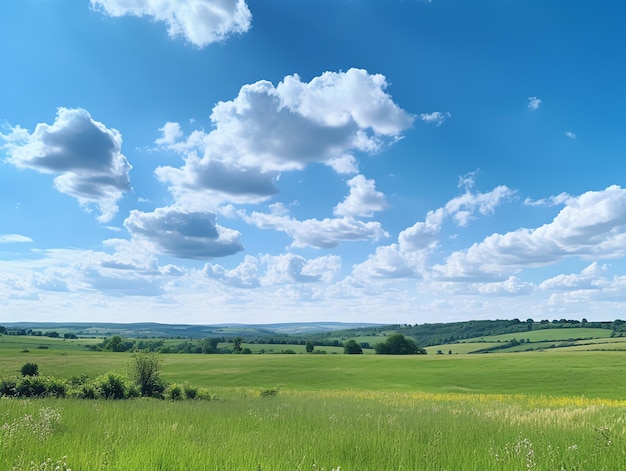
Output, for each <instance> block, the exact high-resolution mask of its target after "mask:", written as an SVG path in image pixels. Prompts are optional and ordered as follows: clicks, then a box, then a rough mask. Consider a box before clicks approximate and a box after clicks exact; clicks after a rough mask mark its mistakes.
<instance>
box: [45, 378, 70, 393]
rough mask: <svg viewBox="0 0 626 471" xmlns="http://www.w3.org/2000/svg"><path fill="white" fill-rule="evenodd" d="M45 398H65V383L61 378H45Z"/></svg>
mask: <svg viewBox="0 0 626 471" xmlns="http://www.w3.org/2000/svg"><path fill="white" fill-rule="evenodd" d="M45 386H46V393H45V394H46V396H55V397H65V396H66V395H67V390H68V387H67V383H66V382H65V380H63V379H61V378H53V377H48V378H45Z"/></svg>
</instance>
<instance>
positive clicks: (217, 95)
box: [0, 0, 626, 324]
mask: <svg viewBox="0 0 626 471" xmlns="http://www.w3.org/2000/svg"><path fill="white" fill-rule="evenodd" d="M625 23H626V5H621V4H620V3H619V2H608V1H594V2H591V1H586V2H571V1H565V0H555V1H551V2H546V1H545V0H523V1H522V0H475V1H471V2H470V1H467V0H430V1H428V0H315V1H312V0H299V1H297V2H294V1H291V0H73V1H67V0H8V1H4V2H2V6H1V7H0V57H2V61H3V67H2V69H1V70H0V323H2V322H20V321H33V322H162V323H189V324H223V323H254V324H264V323H278V322H315V321H340V322H372V323H383V324H390V323H408V324H422V323H436V322H452V321H462V320H471V319H512V318H518V319H520V320H526V319H528V318H532V319H534V320H537V321H538V320H542V319H549V320H552V319H562V318H566V319H579V320H582V319H583V318H586V319H588V320H590V321H591V320H613V319H616V318H622V319H623V318H626V259H625V254H626V188H623V187H624V186H625V185H626V182H625V180H626V155H625V154H626V129H625V127H626V119H625V118H624V115H623V110H624V109H625V108H626V88H625V86H624V76H625V75H626V48H625V47H624V45H625V44H626V29H624V27H623V25H624V24H625Z"/></svg>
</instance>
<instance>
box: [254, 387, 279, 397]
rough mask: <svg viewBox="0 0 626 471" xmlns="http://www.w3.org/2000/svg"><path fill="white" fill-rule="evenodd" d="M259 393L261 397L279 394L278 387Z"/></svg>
mask: <svg viewBox="0 0 626 471" xmlns="http://www.w3.org/2000/svg"><path fill="white" fill-rule="evenodd" d="M259 394H260V396H261V397H274V396H276V395H277V394H278V389H277V388H271V389H264V390H263V391H261V392H260V393H259Z"/></svg>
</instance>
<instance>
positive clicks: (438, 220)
mask: <svg viewBox="0 0 626 471" xmlns="http://www.w3.org/2000/svg"><path fill="white" fill-rule="evenodd" d="M468 175H470V174H468ZM467 178H469V177H467V176H466V180H467ZM463 186H466V187H468V188H469V187H471V186H473V177H472V180H471V184H470V183H469V180H468V181H466V182H465V184H464V185H463ZM514 194H515V191H514V190H511V189H510V188H508V187H506V186H498V187H496V188H495V189H493V190H492V191H490V192H487V193H480V192H471V191H470V190H469V189H468V190H466V191H465V193H464V194H462V195H460V196H457V197H455V198H453V199H451V200H450V201H448V203H446V205H445V206H444V207H442V208H438V209H436V210H434V211H429V212H428V213H427V214H426V217H425V219H424V221H418V222H416V223H415V224H413V226H411V227H408V228H406V229H404V230H403V231H401V232H400V234H399V235H398V242H397V243H396V244H391V245H389V246H381V247H378V248H377V249H376V252H375V253H374V254H372V255H370V256H369V257H368V259H367V260H366V261H365V262H363V263H361V264H359V265H356V266H355V267H354V270H353V274H354V275H355V276H356V277H357V278H361V277H363V276H366V277H375V278H381V277H382V278H404V277H414V276H421V275H423V273H424V272H425V267H426V258H427V256H428V255H429V254H430V253H431V252H433V250H435V249H436V248H437V247H438V246H439V236H440V233H441V228H442V225H443V222H444V220H445V219H446V218H452V219H453V220H454V221H455V222H456V224H457V225H459V226H465V225H467V224H468V223H469V221H470V220H472V219H473V218H474V217H475V213H476V212H478V213H479V214H481V215H488V214H491V213H493V212H494V210H495V208H496V207H497V206H499V205H501V204H503V203H504V202H506V201H508V200H510V199H511V197H512V196H513V195H514Z"/></svg>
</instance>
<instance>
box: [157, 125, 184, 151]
mask: <svg viewBox="0 0 626 471" xmlns="http://www.w3.org/2000/svg"><path fill="white" fill-rule="evenodd" d="M159 131H161V133H162V134H163V136H162V137H160V138H159V139H157V140H156V141H154V142H155V143H156V144H158V145H161V146H166V145H173V144H175V143H176V142H177V141H179V140H180V139H182V138H183V136H184V134H183V131H182V130H181V129H180V124H178V123H174V122H167V123H165V124H164V125H163V127H162V128H160V129H159Z"/></svg>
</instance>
